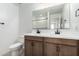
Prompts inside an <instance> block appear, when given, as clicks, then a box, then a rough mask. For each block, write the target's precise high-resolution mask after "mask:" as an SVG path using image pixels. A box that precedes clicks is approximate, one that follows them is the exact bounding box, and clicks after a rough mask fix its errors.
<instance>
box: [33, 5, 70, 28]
mask: <svg viewBox="0 0 79 59" xmlns="http://www.w3.org/2000/svg"><path fill="white" fill-rule="evenodd" d="M32 25H33V26H32V27H33V29H56V28H59V29H69V28H70V6H69V4H60V5H56V6H52V7H48V8H44V9H40V10H33V11H32Z"/></svg>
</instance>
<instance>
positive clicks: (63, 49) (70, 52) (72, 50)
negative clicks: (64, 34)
mask: <svg viewBox="0 0 79 59" xmlns="http://www.w3.org/2000/svg"><path fill="white" fill-rule="evenodd" d="M59 47H60V51H59V55H60V56H77V55H78V54H77V53H78V50H77V49H78V47H76V46H66V45H60V46H59Z"/></svg>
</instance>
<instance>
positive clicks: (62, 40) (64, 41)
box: [61, 39, 79, 46]
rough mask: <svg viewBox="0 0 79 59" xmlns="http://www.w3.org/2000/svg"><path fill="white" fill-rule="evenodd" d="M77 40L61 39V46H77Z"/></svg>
mask: <svg viewBox="0 0 79 59" xmlns="http://www.w3.org/2000/svg"><path fill="white" fill-rule="evenodd" d="M78 42H79V40H72V39H61V44H65V45H73V46H77V45H78Z"/></svg>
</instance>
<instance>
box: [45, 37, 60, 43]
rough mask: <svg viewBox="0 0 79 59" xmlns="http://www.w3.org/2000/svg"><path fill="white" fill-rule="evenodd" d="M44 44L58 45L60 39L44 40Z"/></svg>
mask: <svg viewBox="0 0 79 59" xmlns="http://www.w3.org/2000/svg"><path fill="white" fill-rule="evenodd" d="M44 42H47V43H56V44H58V43H59V42H60V39H57V38H44Z"/></svg>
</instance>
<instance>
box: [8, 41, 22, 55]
mask: <svg viewBox="0 0 79 59" xmlns="http://www.w3.org/2000/svg"><path fill="white" fill-rule="evenodd" d="M9 49H10V52H11V56H22V55H23V43H21V42H18V43H15V44H12V45H11V46H10V47H9Z"/></svg>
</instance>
